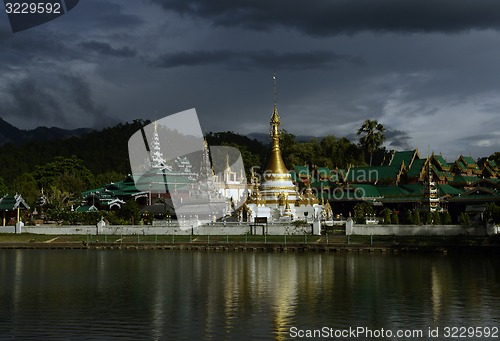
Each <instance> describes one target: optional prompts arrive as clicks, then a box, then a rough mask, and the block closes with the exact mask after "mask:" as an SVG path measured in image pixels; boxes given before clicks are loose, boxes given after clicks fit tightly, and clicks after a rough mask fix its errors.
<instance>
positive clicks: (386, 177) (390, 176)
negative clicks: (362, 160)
mask: <svg viewBox="0 0 500 341" xmlns="http://www.w3.org/2000/svg"><path fill="white" fill-rule="evenodd" d="M399 170H400V166H377V167H353V168H351V169H350V170H349V173H347V178H346V181H347V182H352V183H375V182H389V181H396V179H397V176H398V174H399Z"/></svg>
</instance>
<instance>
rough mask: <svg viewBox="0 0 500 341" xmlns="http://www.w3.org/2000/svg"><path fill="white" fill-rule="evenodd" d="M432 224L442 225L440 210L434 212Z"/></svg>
mask: <svg viewBox="0 0 500 341" xmlns="http://www.w3.org/2000/svg"><path fill="white" fill-rule="evenodd" d="M432 224H433V225H441V214H439V212H438V211H434V212H432Z"/></svg>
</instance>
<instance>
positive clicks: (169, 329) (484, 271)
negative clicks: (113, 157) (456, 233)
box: [0, 250, 500, 340]
mask: <svg viewBox="0 0 500 341" xmlns="http://www.w3.org/2000/svg"><path fill="white" fill-rule="evenodd" d="M498 263H499V261H498V260H496V259H494V258H489V257H486V256H484V257H483V256H474V257H470V256H441V255H439V256H438V255H435V256H428V255H420V256H415V255H401V256H394V255H383V254H303V253H302V254H301V253H288V254H287V253H208V252H173V251H76V250H75V251H65V250H4V251H0V268H1V273H2V276H1V279H0V285H1V289H0V299H1V300H0V302H1V307H0V308H1V310H0V331H1V333H0V338H22V337H25V338H36V339H51V340H53V339H68V338H71V339H88V338H100V339H103V338H104V339H113V338H115V339H137V338H139V339H189V340H190V339H200V340H201V339H205V340H234V339H241V340H259V339H270V338H274V339H276V340H286V339H290V335H289V331H290V328H291V327H297V328H299V329H319V328H322V327H330V328H335V329H344V328H349V327H358V326H362V327H369V328H372V329H375V328H384V329H393V330H396V329H401V328H420V329H422V330H427V329H428V327H434V326H476V325H478V322H479V321H480V322H481V325H482V326H490V327H491V326H498V323H499V322H500V321H499V318H498V316H500V314H499V312H500V308H498V307H499V306H500V304H499V303H500V278H499V277H500V276H499V272H498V271H497V269H498V268H499V267H498V265H499V264H498Z"/></svg>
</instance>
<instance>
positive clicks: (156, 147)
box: [150, 121, 165, 168]
mask: <svg viewBox="0 0 500 341" xmlns="http://www.w3.org/2000/svg"><path fill="white" fill-rule="evenodd" d="M157 125H158V124H157V123H156V121H155V122H154V128H155V130H154V134H153V147H152V148H151V152H150V153H151V167H153V168H161V167H163V166H165V159H164V158H163V153H162V152H161V147H160V137H159V136H158V129H157Z"/></svg>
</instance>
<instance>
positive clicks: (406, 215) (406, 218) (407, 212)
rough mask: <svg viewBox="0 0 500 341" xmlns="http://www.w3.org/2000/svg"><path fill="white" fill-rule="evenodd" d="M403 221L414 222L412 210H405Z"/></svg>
mask: <svg viewBox="0 0 500 341" xmlns="http://www.w3.org/2000/svg"><path fill="white" fill-rule="evenodd" d="M401 222H402V223H403V224H410V225H411V224H413V215H412V213H411V210H404V211H403V214H402V217H401Z"/></svg>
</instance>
